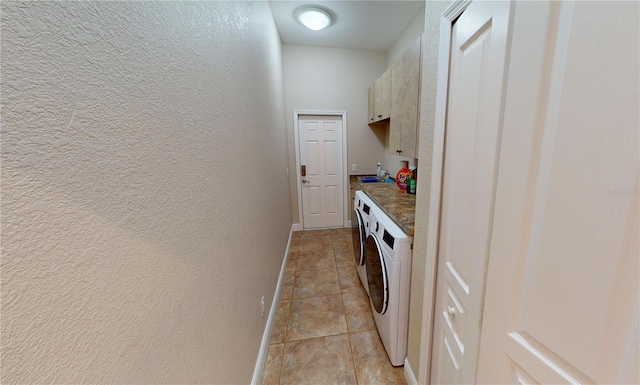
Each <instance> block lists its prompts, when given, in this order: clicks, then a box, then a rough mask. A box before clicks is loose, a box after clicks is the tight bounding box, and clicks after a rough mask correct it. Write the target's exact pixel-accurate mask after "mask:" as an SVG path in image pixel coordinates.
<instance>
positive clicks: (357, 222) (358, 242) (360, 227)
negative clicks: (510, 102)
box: [351, 209, 367, 266]
mask: <svg viewBox="0 0 640 385" xmlns="http://www.w3.org/2000/svg"><path fill="white" fill-rule="evenodd" d="M351 236H352V237H353V255H354V256H355V257H356V266H364V242H365V238H366V236H367V233H366V231H365V227H364V221H363V219H362V214H360V211H359V210H358V209H354V210H353V214H352V216H351Z"/></svg>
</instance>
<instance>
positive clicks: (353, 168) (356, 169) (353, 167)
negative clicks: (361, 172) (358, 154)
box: [351, 163, 358, 171]
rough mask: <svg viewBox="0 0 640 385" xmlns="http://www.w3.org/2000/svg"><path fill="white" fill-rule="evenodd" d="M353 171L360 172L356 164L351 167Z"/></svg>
mask: <svg viewBox="0 0 640 385" xmlns="http://www.w3.org/2000/svg"><path fill="white" fill-rule="evenodd" d="M351 171H358V165H357V164H356V163H354V164H352V165H351Z"/></svg>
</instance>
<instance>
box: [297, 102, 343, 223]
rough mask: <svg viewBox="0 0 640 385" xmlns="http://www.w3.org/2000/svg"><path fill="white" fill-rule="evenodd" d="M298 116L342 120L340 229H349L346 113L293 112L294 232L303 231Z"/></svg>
mask: <svg viewBox="0 0 640 385" xmlns="http://www.w3.org/2000/svg"><path fill="white" fill-rule="evenodd" d="M300 115H320V116H340V117H341V118H342V160H343V162H342V179H343V180H342V197H343V199H342V227H350V226H351V225H350V219H348V218H347V216H348V215H349V214H350V213H349V212H348V211H349V198H348V194H347V192H348V191H349V189H348V186H349V172H348V168H347V145H348V143H347V111H333V110H320V111H316V110H293V138H294V146H295V150H296V164H295V170H294V172H295V174H296V191H297V194H298V223H294V225H293V230H294V231H302V230H304V222H303V220H302V217H303V215H302V188H301V187H302V179H301V177H300V172H299V171H298V170H299V169H300V137H299V136H300V135H299V133H298V129H299V127H298V120H299V118H300Z"/></svg>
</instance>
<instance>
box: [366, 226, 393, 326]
mask: <svg viewBox="0 0 640 385" xmlns="http://www.w3.org/2000/svg"><path fill="white" fill-rule="evenodd" d="M364 252H365V264H366V265H367V283H368V284H369V297H370V298H371V304H372V305H373V308H374V309H375V310H376V312H378V314H384V313H385V312H386V311H387V306H388V305H389V278H388V277H389V276H388V275H387V267H386V265H385V263H384V257H383V255H382V248H381V247H380V242H379V241H378V238H377V237H376V235H375V234H369V236H368V237H367V242H366V244H365V246H364Z"/></svg>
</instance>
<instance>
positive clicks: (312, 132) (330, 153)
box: [298, 115, 344, 229]
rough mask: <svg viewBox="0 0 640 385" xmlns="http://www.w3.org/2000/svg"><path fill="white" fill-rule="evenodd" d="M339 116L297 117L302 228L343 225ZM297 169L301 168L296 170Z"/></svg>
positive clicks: (340, 122)
mask: <svg viewBox="0 0 640 385" xmlns="http://www.w3.org/2000/svg"><path fill="white" fill-rule="evenodd" d="M342 129H343V127H342V117H341V116H305V115H301V116H300V118H299V119H298V130H299V133H298V138H299V141H300V163H301V165H303V166H304V167H305V168H306V175H302V174H301V175H300V179H301V182H302V184H301V186H300V187H301V189H302V219H303V226H304V228H305V229H313V228H325V227H342V226H343V175H344V171H343V159H342V145H343V143H342ZM299 172H301V171H300V170H299Z"/></svg>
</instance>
